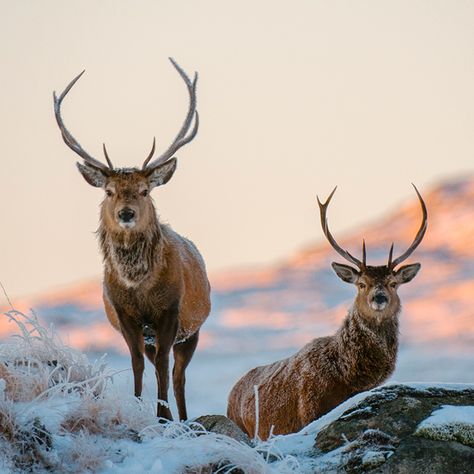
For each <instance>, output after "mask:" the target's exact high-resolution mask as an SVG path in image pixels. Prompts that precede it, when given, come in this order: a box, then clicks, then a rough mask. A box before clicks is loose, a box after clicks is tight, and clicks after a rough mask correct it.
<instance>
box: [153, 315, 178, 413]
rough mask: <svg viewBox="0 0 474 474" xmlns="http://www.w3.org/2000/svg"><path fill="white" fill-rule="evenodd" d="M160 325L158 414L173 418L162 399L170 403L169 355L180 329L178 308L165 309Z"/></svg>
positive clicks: (158, 328)
mask: <svg viewBox="0 0 474 474" xmlns="http://www.w3.org/2000/svg"><path fill="white" fill-rule="evenodd" d="M160 323H162V324H160V326H159V327H157V328H156V329H155V330H156V357H155V374H156V382H157V385H158V406H157V410H156V412H157V413H156V414H157V416H158V417H161V418H166V419H168V420H172V419H173V417H172V415H171V411H170V409H169V408H168V406H164V405H163V404H162V403H160V401H161V400H162V401H164V402H166V404H168V387H169V357H170V350H171V347H172V346H173V343H174V340H175V338H176V332H177V330H178V310H177V309H176V308H171V309H170V310H167V311H164V312H163V313H162V314H161V316H160Z"/></svg>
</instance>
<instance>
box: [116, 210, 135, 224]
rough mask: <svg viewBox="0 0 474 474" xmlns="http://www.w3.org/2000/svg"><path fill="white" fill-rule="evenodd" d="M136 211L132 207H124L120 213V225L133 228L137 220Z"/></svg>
mask: <svg viewBox="0 0 474 474" xmlns="http://www.w3.org/2000/svg"><path fill="white" fill-rule="evenodd" d="M135 214H136V213H135V211H134V210H133V209H131V208H130V207H124V208H122V209H120V211H119V212H118V217H119V221H120V222H119V223H120V225H121V226H122V227H132V226H133V223H134V220H135Z"/></svg>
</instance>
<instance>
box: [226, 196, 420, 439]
mask: <svg viewBox="0 0 474 474" xmlns="http://www.w3.org/2000/svg"><path fill="white" fill-rule="evenodd" d="M335 191H336V190H335V189H334V191H333V192H332V193H331V194H330V196H329V198H328V199H327V201H326V202H325V203H324V204H322V203H321V202H320V201H319V199H318V204H319V208H320V213H321V225H322V228H323V232H324V235H325V236H326V238H327V240H328V241H329V243H330V244H331V245H332V247H333V248H334V250H336V252H338V253H339V255H341V256H342V257H344V258H345V259H346V260H348V261H349V262H351V263H352V264H354V265H355V266H356V267H357V269H356V268H354V267H352V266H350V265H343V264H340V263H332V267H333V269H334V271H335V272H336V274H337V276H338V277H339V278H341V279H342V280H343V281H345V282H347V283H353V284H355V285H356V287H357V296H356V299H355V301H354V304H353V306H352V307H351V309H350V310H349V312H348V314H347V316H346V318H345V320H344V322H343V323H342V326H341V327H340V328H339V330H338V331H337V332H336V334H334V335H333V336H328V337H321V338H317V339H314V340H313V341H311V342H310V343H308V344H307V345H306V346H304V347H303V348H302V349H301V350H300V351H299V352H297V353H296V354H294V355H293V356H291V357H289V358H287V359H283V360H281V361H278V362H274V363H273V364H269V365H265V366H262V367H256V368H255V369H252V370H251V371H250V372H248V373H247V374H246V375H244V376H243V377H242V378H241V379H240V380H239V381H238V382H237V383H236V385H235V386H234V387H233V388H232V391H231V392H230V395H229V403H228V407H227V415H228V417H229V418H231V419H232V420H234V421H235V422H236V423H237V424H238V425H239V426H240V427H241V428H242V429H243V430H244V431H246V432H247V433H248V434H249V435H250V436H252V435H254V434H255V433H256V432H258V435H259V436H260V437H261V438H262V439H265V438H267V437H268V436H269V434H270V432H271V431H272V430H273V431H272V432H273V433H275V434H286V433H293V432H295V431H298V430H300V429H301V428H303V427H304V426H306V425H307V424H308V423H310V422H311V421H313V420H315V419H316V418H319V417H320V416H322V415H324V414H325V413H327V412H329V411H330V410H331V409H333V408H334V407H335V406H337V405H339V404H340V403H342V402H343V401H344V400H346V399H348V398H349V397H351V396H352V395H355V394H356V393H359V392H362V391H364V390H369V389H371V388H373V387H375V386H377V385H379V384H380V383H382V382H383V381H384V380H386V379H387V377H389V376H390V374H391V373H392V372H393V370H394V368H395V362H396V357H397V349H398V315H399V313H400V309H401V305H400V298H399V296H398V294H397V290H398V287H399V286H400V285H401V284H403V283H408V282H409V281H411V280H412V279H413V278H414V277H415V275H416V274H417V273H418V270H419V269H420V264H419V263H414V264H411V265H405V266H402V267H400V268H399V269H398V270H395V267H397V265H399V264H400V263H402V262H403V261H404V260H406V259H407V258H408V257H409V256H410V255H411V254H412V253H413V251H414V250H415V249H416V247H418V245H419V244H420V242H421V240H422V239H423V236H424V234H425V231H426V226H427V211H426V206H425V203H424V202H423V199H422V197H421V195H420V194H419V193H418V190H417V189H416V187H415V191H416V193H417V195H418V198H419V201H420V204H421V209H422V212H423V220H422V223H421V226H420V229H419V230H418V233H417V235H416V237H415V240H414V241H413V243H412V244H411V246H410V247H409V249H408V250H407V251H406V252H405V253H403V254H402V255H401V256H400V257H398V258H396V259H394V260H393V259H392V256H393V244H392V247H391V248H390V253H389V257H388V263H387V265H381V266H370V265H367V264H366V250H365V242H364V244H363V247H362V255H363V256H362V261H360V260H359V259H357V258H355V257H353V256H352V255H351V254H350V253H349V252H348V251H346V250H344V249H343V248H341V247H340V246H339V245H338V244H337V242H336V240H335V239H334V237H333V236H332V235H331V233H330V231H329V227H328V223H327V218H326V212H327V208H328V206H329V203H330V201H331V198H332V196H333V195H334V192H335ZM256 390H258V397H257V404H258V406H257V407H256V397H255V391H256ZM256 413H258V420H257V419H256Z"/></svg>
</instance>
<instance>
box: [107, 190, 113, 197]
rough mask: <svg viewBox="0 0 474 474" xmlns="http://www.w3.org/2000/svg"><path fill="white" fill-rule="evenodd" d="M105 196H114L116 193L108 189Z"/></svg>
mask: <svg viewBox="0 0 474 474" xmlns="http://www.w3.org/2000/svg"><path fill="white" fill-rule="evenodd" d="M105 194H107V196H109V197H110V196H112V195H113V194H114V193H113V192H112V191H111V190H110V189H106V190H105Z"/></svg>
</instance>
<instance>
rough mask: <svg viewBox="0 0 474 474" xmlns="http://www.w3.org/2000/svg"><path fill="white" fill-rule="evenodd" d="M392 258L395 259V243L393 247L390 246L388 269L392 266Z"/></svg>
mask: <svg viewBox="0 0 474 474" xmlns="http://www.w3.org/2000/svg"><path fill="white" fill-rule="evenodd" d="M392 258H393V242H392V245H391V246H390V252H389V253H388V263H387V267H388V268H390V267H391V266H392Z"/></svg>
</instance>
